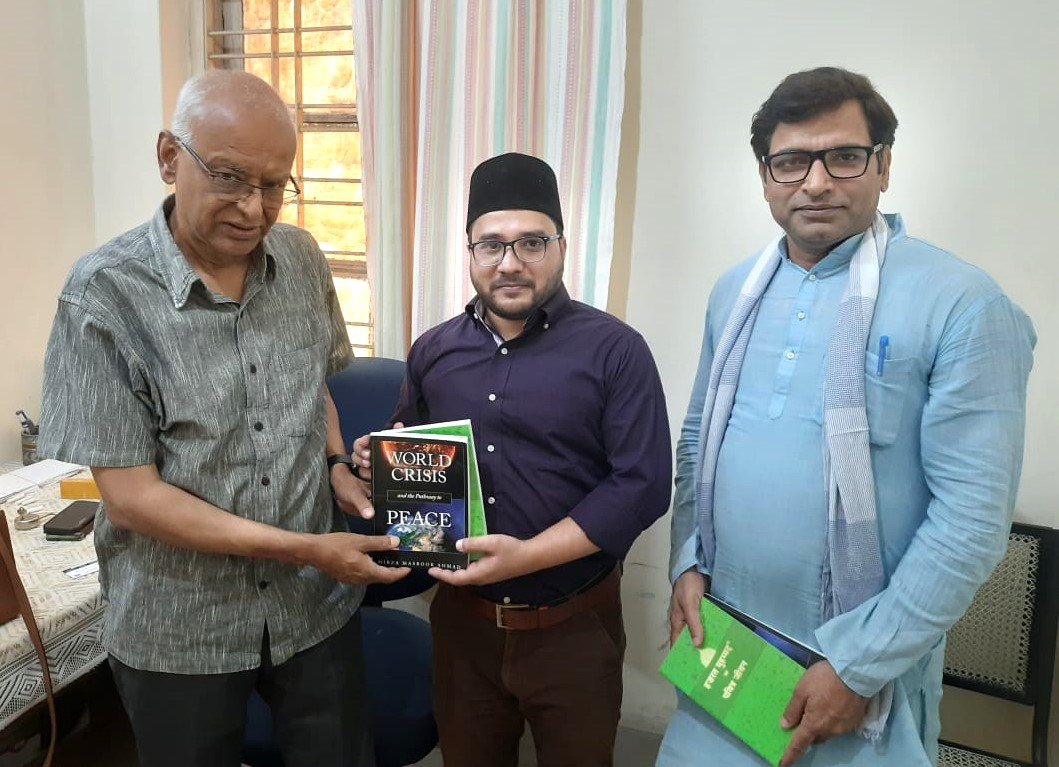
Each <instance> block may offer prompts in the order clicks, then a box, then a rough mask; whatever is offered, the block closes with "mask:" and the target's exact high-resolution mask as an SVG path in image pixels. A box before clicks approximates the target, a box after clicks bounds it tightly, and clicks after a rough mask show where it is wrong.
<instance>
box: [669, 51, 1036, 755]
mask: <svg viewBox="0 0 1059 767" xmlns="http://www.w3.org/2000/svg"><path fill="white" fill-rule="evenodd" d="M880 102H881V104H882V105H884V106H885V102H884V101H882V99H881V97H880V96H878V94H877V93H876V92H875V91H874V90H873V89H872V88H871V86H870V83H868V81H867V80H866V79H865V78H862V77H860V76H858V75H852V74H851V73H848V72H844V71H842V70H832V69H823V70H814V71H812V72H807V73H798V74H796V75H792V76H791V77H790V78H788V79H787V80H786V81H784V83H783V84H781V85H780V87H779V88H777V91H776V93H774V94H773V96H772V97H770V101H767V102H766V103H765V104H764V105H763V107H762V111H761V112H759V113H758V115H757V116H756V117H755V125H754V130H753V133H754V140H753V143H754V144H755V147H754V148H755V154H756V155H757V156H758V158H759V161H760V166H761V168H760V169H761V174H762V183H763V185H764V189H765V197H766V199H767V200H768V202H769V204H770V207H771V209H772V212H773V216H774V217H775V218H776V220H777V222H778V223H779V224H780V225H781V227H782V228H783V229H784V232H785V236H784V237H783V239H782V240H781V241H780V242H779V244H778V248H779V256H780V260H779V264H778V266H777V267H776V269H775V272H774V274H773V275H772V277H771V280H770V281H769V282H768V284H767V287H766V288H765V289H764V292H763V294H762V295H761V296H760V300H759V302H758V305H757V314H756V317H754V318H752V319H751V322H752V323H753V324H752V328H751V331H750V334H749V339H748V343H747V344H746V348H745V354H744V357H743V360H742V367H741V370H740V371H739V376H738V385H737V387H736V389H735V398H734V401H733V403H732V406H731V412H730V415H729V416H728V420H727V426H726V428H724V429H723V432H722V438H721V440H720V445H719V447H718V451H719V452H718V453H717V458H716V471H715V476H714V483H713V488H712V500H713V504H712V514H711V516H710V519H711V524H712V535H713V539H712V542H709V543H708V545H707V546H706V548H707V549H708V550H711V551H712V552H713V553H712V556H704V546H703V537H702V533H701V530H700V523H701V521H702V519H701V514H697V508H696V485H697V483H698V482H699V481H700V477H699V472H700V471H701V465H700V464H701V455H702V452H703V450H702V449H701V448H703V447H704V445H701V444H700V441H702V440H704V438H703V437H702V436H701V435H702V434H703V433H705V432H704V431H703V426H704V424H703V408H704V403H705V402H706V399H707V390H708V386H709V380H710V370H711V366H712V365H713V362H714V356H715V352H716V351H717V349H718V341H719V340H720V339H721V336H722V332H723V330H724V328H725V324H726V322H727V321H728V318H729V316H730V315H731V314H732V310H733V306H734V304H735V302H736V300H737V297H738V296H739V294H740V291H741V286H744V281H745V280H746V278H747V276H748V274H749V273H750V272H751V269H752V268H753V267H754V265H755V262H756V259H751V260H749V261H747V262H744V263H742V264H740V265H739V266H737V267H735V268H734V269H732V270H731V271H729V272H728V273H727V274H726V275H725V276H724V277H722V278H721V280H720V281H718V283H717V284H716V286H715V287H714V289H713V292H712V294H711V296H710V300H709V305H708V309H707V316H706V328H705V335H704V339H703V345H702V353H701V357H700V361H699V369H698V374H697V376H696V380H695V384H694V387H693V391H692V396H691V403H690V405H689V408H688V414H687V417H686V419H685V421H684V426H683V429H682V432H681V437H680V442H679V445H678V448H677V480H676V497H675V500H674V513H673V553H672V560H671V576H672V579H673V581H674V595H673V605H672V615H671V623H672V628H673V629H674V632H676V631H678V630H679V629H680V628H682V627H683V625H684V624H685V623H687V624H688V625H689V627H691V628H692V631H693V636H695V632H696V631H699V632H701V628H700V627H699V626H698V619H697V612H696V609H695V605H696V604H697V599H698V596H699V595H701V593H702V591H703V589H704V588H705V589H709V590H710V591H711V592H712V593H714V594H716V595H717V596H719V597H720V598H722V599H724V600H726V601H728V602H730V603H732V604H734V605H735V606H736V607H738V608H739V609H741V610H743V611H745V612H747V613H749V614H751V615H753V616H755V617H756V618H758V619H760V620H762V621H764V622H765V623H768V624H771V625H773V626H775V627H777V628H779V629H780V630H782V631H784V632H786V633H788V634H790V635H792V636H794V637H795V638H797V639H799V640H801V641H803V642H805V643H807V644H810V645H812V646H815V647H816V648H818V649H819V650H821V651H822V653H823V654H824V655H825V656H826V657H827V658H828V661H827V662H825V663H823V664H818V665H819V668H817V667H814V668H813V669H812V670H811V671H810V672H809V673H807V674H806V677H805V678H803V683H802V684H801V685H799V690H796V692H795V698H797V699H798V700H797V701H796V702H795V703H794V704H792V706H790V707H788V718H789V719H790V721H789V722H788V723H787V724H788V725H789V726H791V727H793V728H794V731H795V737H794V738H792V748H791V749H790V750H789V751H788V753H787V754H786V755H785V757H784V761H783V764H790V763H793V762H794V761H797V763H798V764H799V765H813V766H814V767H825V766H830V765H853V764H855V765H893V766H894V767H898V766H899V767H912V766H914V765H931V764H933V763H934V762H935V761H936V752H937V737H938V732H939V727H940V725H939V714H938V705H939V702H940V698H941V675H942V655H943V651H944V634H945V632H946V630H947V629H948V628H949V627H950V626H951V625H952V624H953V623H954V622H955V621H956V620H957V619H958V618H959V617H960V616H961V615H962V613H963V612H964V611H965V610H966V608H967V606H968V605H969V603H970V601H971V599H972V597H973V595H974V592H975V590H976V589H977V588H978V586H979V585H980V584H981V583H982V582H983V581H984V580H985V579H986V578H987V577H988V575H989V573H990V571H991V570H992V568H993V566H994V565H995V564H996V562H997V561H998V560H999V559H1000V557H1001V556H1002V554H1003V551H1004V547H1005V545H1006V542H1007V533H1008V528H1009V525H1010V522H1011V516H1012V510H1013V506H1014V500H1015V492H1016V489H1017V485H1018V477H1019V471H1020V467H1021V459H1022V444H1023V428H1024V406H1025V388H1026V379H1027V376H1028V374H1029V369H1030V366H1031V362H1032V358H1031V352H1032V347H1033V344H1034V341H1035V337H1034V333H1033V328H1032V325H1031V323H1030V321H1029V319H1028V318H1027V317H1026V316H1025V314H1023V313H1022V311H1021V310H1020V309H1019V308H1018V307H1017V306H1015V305H1014V304H1013V303H1012V302H1011V301H1010V300H1009V299H1008V298H1007V297H1006V296H1005V295H1004V294H1003V292H1002V291H1001V290H1000V288H999V287H998V286H997V284H996V283H995V282H994V281H993V280H992V279H990V277H989V276H988V275H986V274H985V273H983V272H982V271H981V270H979V269H977V268H975V267H973V266H971V265H969V264H967V263H965V262H963V261H961V260H959V259H958V258H956V257H955V256H953V255H951V254H949V253H947V252H945V251H943V250H941V249H939V248H936V247H934V246H932V245H930V244H927V243H925V242H923V241H921V240H917V239H915V238H912V237H909V236H908V235H907V234H906V233H905V228H904V223H903V221H902V219H901V217H900V216H886V217H885V227H884V229H885V230H886V232H887V234H888V237H887V238H886V239H885V240H884V242H885V243H886V244H885V253H884V256H885V257H884V259H882V265H881V268H880V269H879V270H878V294H877V297H876V299H875V305H874V313H873V314H872V315H871V322H870V326H869V327H868V330H867V339H866V343H865V344H864V347H863V350H862V351H861V352H858V353H859V354H862V355H863V373H864V401H865V402H864V404H865V407H864V410H866V414H867V425H868V437H869V443H870V444H869V454H870V466H871V474H872V475H873V479H874V504H875V512H876V514H875V516H876V525H875V528H876V530H877V537H878V544H877V545H878V548H879V550H880V555H881V563H882V585H881V587H880V590H878V591H877V593H875V594H874V595H873V596H869V597H868V598H867V599H865V601H863V602H861V603H860V604H859V605H856V606H853V607H851V608H848V609H846V610H845V611H844V612H843V611H841V610H835V611H834V613H835V614H834V615H832V616H828V615H826V614H825V612H826V610H825V608H824V606H823V605H824V602H825V601H826V600H822V598H821V592H822V590H826V589H827V582H829V580H830V579H828V578H826V577H825V572H827V567H828V566H827V564H826V563H827V562H828V546H829V538H828V536H829V529H830V528H831V527H833V526H829V513H828V484H827V482H826V476H827V475H826V467H825V465H824V461H825V458H824V455H825V437H824V431H823V421H824V417H825V416H824V410H825V409H824V404H823V401H824V399H823V397H822V391H823V388H824V381H825V377H826V376H827V365H826V364H825V360H826V357H827V354H828V350H829V344H830V341H831V338H832V335H833V333H834V328H835V318H836V314H837V312H838V307H839V303H840V301H841V300H842V297H843V295H844V292H845V291H846V290H847V285H848V283H849V281H850V277H849V275H850V264H851V259H853V257H854V254H855V253H857V252H858V249H859V248H861V247H862V246H863V243H864V241H865V238H867V237H870V236H871V235H872V231H874V229H873V224H872V217H873V216H874V215H875V210H876V208H877V204H878V199H879V194H880V193H881V192H882V191H885V189H886V186H887V184H888V179H889V168H890V159H891V155H890V152H891V145H892V143H893V131H894V130H895V128H896V119H895V118H893V116H892V112H891V111H889V107H888V106H885V109H882V107H880V106H879V104H880ZM886 113H888V116H889V122H890V125H889V126H888V131H887V122H888V120H887V114H886ZM880 125H881V128H880ZM880 130H881V131H882V133H881V134H880V133H879V131H880ZM879 144H882V145H883V146H882V147H881V148H880V147H878V145H879ZM836 147H839V148H842V149H840V151H831V150H833V149H835V148H836ZM847 149H848V150H853V149H858V150H863V151H847ZM876 156H877V157H876ZM803 173H804V174H805V175H804V177H802V178H798V176H800V175H801V174H803ZM855 173H859V174H860V175H854V174H855ZM836 176H837V177H836ZM877 220H878V221H879V222H882V221H883V218H881V217H880V218H878V219H877ZM976 223H978V222H971V221H968V225H969V226H970V225H974V224H976ZM879 226H881V223H880V224H879ZM880 353H881V355H882V359H880ZM706 452H709V451H708V450H707V451H706ZM870 481H871V480H870V479H869V482H870ZM699 511H700V512H701V500H700V509H699ZM707 559H710V560H712V561H711V562H707V561H705V560H707ZM832 564H833V563H832ZM836 577H839V576H838V575H836ZM822 581H824V583H823V584H822ZM889 683H892V685H891V687H890V688H889V689H891V690H892V692H893V697H892V702H891V705H890V708H889V712H888V715H886V716H885V718H884V720H883V726H882V730H881V735H879V736H878V737H875V738H871V737H866V736H865V735H864V733H863V729H862V722H863V720H864V717H865V711H866V710H868V709H867V703H868V699H870V698H872V697H873V696H876V695H877V694H878V693H880V691H881V690H883V689H884V688H885V687H886V686H887V685H888V684H889ZM814 744H815V745H814ZM657 764H658V765H659V766H660V767H686V766H687V765H699V764H702V765H723V766H724V767H739V766H740V765H747V766H748V767H750V766H756V765H761V764H763V762H762V761H761V759H760V758H759V757H758V756H756V755H755V754H754V753H753V752H752V751H750V749H749V748H747V747H746V746H745V745H743V744H742V743H741V742H740V741H739V740H738V739H736V738H734V737H733V736H732V735H730V734H729V733H728V732H727V730H725V728H724V727H722V726H721V725H719V724H718V723H717V722H716V721H715V720H713V719H712V718H711V717H710V716H709V715H708V714H706V713H705V712H704V711H703V710H702V709H700V708H698V707H697V706H696V705H695V704H694V703H692V702H691V701H690V700H689V699H687V698H685V697H684V696H679V700H678V708H677V711H676V713H675V714H674V717H673V719H672V721H671V723H670V725H669V728H668V730H667V732H666V735H665V738H664V740H663V743H662V746H661V749H660V752H659V757H658V762H657Z"/></svg>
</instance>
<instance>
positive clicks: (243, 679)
mask: <svg viewBox="0 0 1059 767" xmlns="http://www.w3.org/2000/svg"><path fill="white" fill-rule="evenodd" d="M110 667H111V669H112V670H113V673H114V680H115V683H116V684H117V688H118V693H119V695H120V696H121V700H122V703H123V704H124V706H125V710H126V712H127V713H128V715H129V721H130V722H131V723H132V730H133V734H134V736H135V738H136V750H137V752H138V753H139V758H140V766H141V767H238V765H239V754H240V750H241V748H242V745H243V737H244V730H245V726H246V704H247V700H248V699H249V697H250V693H251V691H252V690H254V689H255V688H256V689H257V690H258V692H259V693H260V695H261V697H262V698H263V699H264V700H265V702H266V703H268V705H269V708H271V709H272V719H273V725H274V727H275V732H276V739H277V741H278V743H279V746H280V750H281V751H282V753H283V760H284V762H285V763H286V766H287V767H374V765H375V756H374V750H373V747H372V741H371V733H370V731H369V717H368V710H367V703H366V691H365V689H364V685H365V682H364V656H363V642H362V637H361V628H360V613H359V612H358V613H357V614H355V615H354V616H353V618H352V619H351V620H350V621H349V622H348V623H347V624H346V625H345V626H344V627H342V628H341V629H339V630H338V631H337V632H335V633H334V634H333V635H331V636H330V637H328V638H327V639H325V640H324V641H323V642H320V643H319V644H317V645H316V646H314V647H310V648H309V649H307V650H303V651H302V652H300V653H298V654H297V655H295V656H294V657H293V658H291V659H289V660H287V661H286V662H284V663H281V664H279V665H273V664H272V662H271V658H270V654H269V650H268V632H267V630H266V632H265V637H264V640H263V643H262V663H261V666H260V667H259V668H256V669H252V670H249V671H238V672H235V673H231V674H201V675H196V674H167V673H160V672H155V671H141V670H139V669H134V668H130V667H129V666H126V665H125V664H123V663H121V662H120V661H117V660H115V659H114V658H111V659H110Z"/></svg>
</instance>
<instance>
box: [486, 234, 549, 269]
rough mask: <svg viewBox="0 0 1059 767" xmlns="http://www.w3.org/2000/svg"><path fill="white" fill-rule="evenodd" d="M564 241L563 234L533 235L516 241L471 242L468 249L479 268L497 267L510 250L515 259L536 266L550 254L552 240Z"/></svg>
mask: <svg viewBox="0 0 1059 767" xmlns="http://www.w3.org/2000/svg"><path fill="white" fill-rule="evenodd" d="M559 239H562V235H561V234H552V235H548V236H547V237H545V236H543V235H539V234H531V235H529V236H528V237H519V238H518V239H515V240H508V241H507V242H504V241H503V240H479V241H478V242H469V243H467V247H468V248H470V249H471V255H472V256H474V262H475V263H476V264H478V266H496V265H497V264H499V263H500V262H501V261H503V260H504V254H505V253H506V252H507V249H508V248H511V252H512V253H514V254H515V258H517V259H518V260H519V261H521V262H522V263H524V264H535V263H537V262H538V261H543V260H544V256H545V255H546V254H547V253H548V243H549V242H551V241H552V240H559Z"/></svg>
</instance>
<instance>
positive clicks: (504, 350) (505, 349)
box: [500, 346, 507, 354]
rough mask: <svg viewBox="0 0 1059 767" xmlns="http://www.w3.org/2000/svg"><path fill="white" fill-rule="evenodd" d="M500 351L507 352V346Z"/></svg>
mask: <svg viewBox="0 0 1059 767" xmlns="http://www.w3.org/2000/svg"><path fill="white" fill-rule="evenodd" d="M500 353H501V354H507V347H506V346H505V347H504V348H503V349H501V350H500Z"/></svg>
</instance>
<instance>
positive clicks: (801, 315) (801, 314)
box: [798, 312, 805, 320]
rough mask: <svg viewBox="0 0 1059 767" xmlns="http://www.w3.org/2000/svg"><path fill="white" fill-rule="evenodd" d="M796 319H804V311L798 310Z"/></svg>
mask: <svg viewBox="0 0 1059 767" xmlns="http://www.w3.org/2000/svg"><path fill="white" fill-rule="evenodd" d="M798 319H800V320H804V319H805V312H798Z"/></svg>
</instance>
